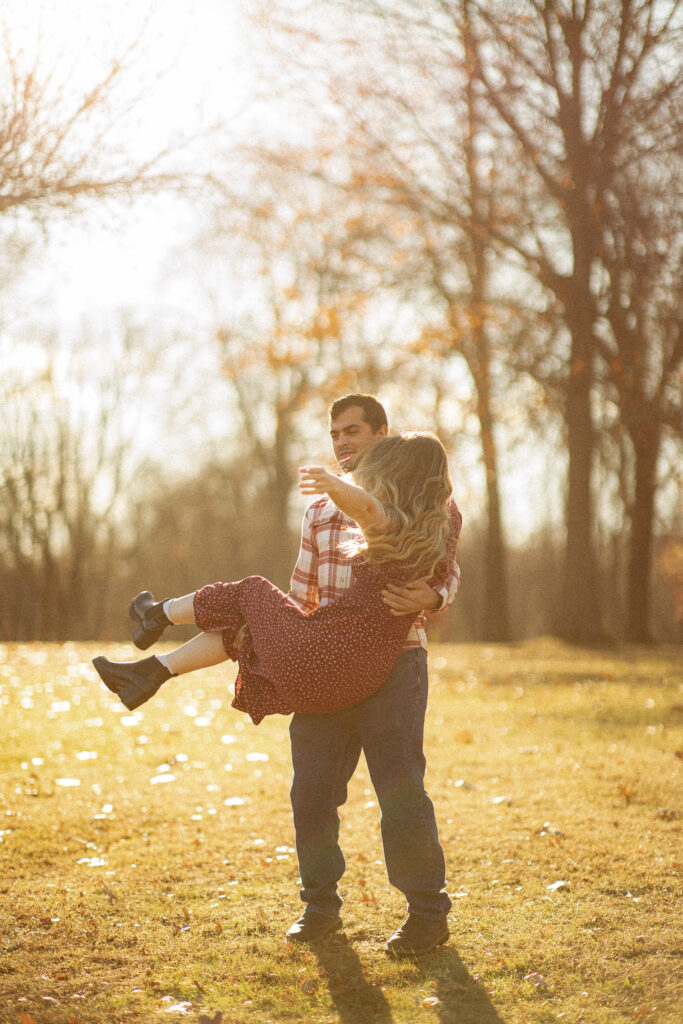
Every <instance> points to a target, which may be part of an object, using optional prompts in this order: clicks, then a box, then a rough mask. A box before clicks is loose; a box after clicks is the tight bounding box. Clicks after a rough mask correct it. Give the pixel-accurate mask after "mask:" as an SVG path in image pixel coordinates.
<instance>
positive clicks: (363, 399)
mask: <svg viewBox="0 0 683 1024" xmlns="http://www.w3.org/2000/svg"><path fill="white" fill-rule="evenodd" d="M355 406H358V407H359V408H360V409H362V410H363V419H364V420H365V422H366V423H369V424H370V426H371V427H372V431H373V433H374V434H376V433H377V431H378V430H379V428H380V427H388V426H389V422H388V420H387V414H386V412H385V411H384V406H383V405H382V404H381V402H378V401H377V399H376V398H375V397H374V395H344V397H343V398H338V399H337V400H336V402H333V403H332V405H331V406H330V419H331V420H336V418H337V416H339V415H340V414H341V413H343V412H346V410H347V409H352V408H354V407H355Z"/></svg>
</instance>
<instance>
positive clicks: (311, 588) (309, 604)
mask: <svg viewBox="0 0 683 1024" xmlns="http://www.w3.org/2000/svg"><path fill="white" fill-rule="evenodd" d="M323 500H324V499H323ZM319 504H320V501H314V502H313V504H312V505H309V507H308V508H307V509H306V512H305V513H304V518H303V522H302V524H301V545H300V547H299V557H298V558H297V560H296V565H295V566H294V572H293V573H292V580H291V583H290V591H289V596H290V597H291V598H292V600H293V601H295V602H296V604H298V606H299V607H300V608H301V610H302V611H305V612H308V611H312V610H313V609H314V608H317V607H318V604H319V600H318V552H317V548H316V546H315V537H314V535H313V531H312V529H311V519H312V518H313V517H314V516H315V507H316V506H317V505H319Z"/></svg>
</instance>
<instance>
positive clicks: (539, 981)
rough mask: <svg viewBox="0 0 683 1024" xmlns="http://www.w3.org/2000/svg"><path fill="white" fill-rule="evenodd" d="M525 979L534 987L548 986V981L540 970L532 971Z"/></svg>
mask: <svg viewBox="0 0 683 1024" xmlns="http://www.w3.org/2000/svg"><path fill="white" fill-rule="evenodd" d="M524 980H525V981H529V982H531V984H532V985H533V986H534V988H548V982H547V981H546V980H545V978H544V977H543V975H542V974H539V973H538V971H532V972H531V973H530V974H525V975H524Z"/></svg>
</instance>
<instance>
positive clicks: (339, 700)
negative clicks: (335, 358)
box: [93, 434, 459, 724]
mask: <svg viewBox="0 0 683 1024" xmlns="http://www.w3.org/2000/svg"><path fill="white" fill-rule="evenodd" d="M300 472H301V480H300V484H299V487H300V490H301V492H302V493H303V494H319V493H327V494H328V495H329V497H330V499H331V500H332V501H333V502H334V503H335V504H336V505H337V507H338V508H339V509H341V511H342V512H344V513H345V514H346V515H348V516H349V517H350V518H351V519H353V520H355V522H356V523H357V525H358V528H359V530H358V535H357V537H356V538H355V539H354V540H353V541H351V542H350V543H349V545H348V546H347V550H346V552H345V553H346V554H348V555H349V556H350V557H351V563H352V582H351V585H350V586H349V588H348V590H347V591H346V592H345V593H344V595H343V596H342V597H340V598H339V599H337V600H335V601H333V602H332V603H331V604H329V605H326V606H324V607H319V608H316V609H315V610H314V611H312V612H309V613H304V612H302V611H301V610H300V609H299V608H298V606H297V605H296V604H295V603H294V602H293V601H292V600H291V599H289V598H288V597H287V596H286V595H285V594H283V593H282V591H280V590H278V589H277V587H274V586H273V585H272V584H271V583H269V582H268V580H266V579H264V578H263V577H262V576H248V577H247V578H246V579H244V580H240V581H239V582H236V583H214V584H210V585H209V586H207V587H203V588H202V589H201V590H198V591H196V592H195V593H193V594H187V595H186V596H184V597H180V598H175V599H171V600H169V601H164V602H158V603H155V602H154V598H153V597H152V595H151V594H149V593H148V592H143V594H140V595H138V597H137V598H136V599H135V600H134V601H133V604H132V605H131V616H132V617H133V618H134V620H135V621H136V622H137V623H138V629H137V630H136V634H135V642H136V644H137V645H138V646H139V647H141V648H142V649H146V648H147V647H148V646H149V645H150V644H151V643H153V642H154V641H155V640H156V639H158V637H159V636H160V635H161V633H162V632H163V630H164V628H165V627H166V625H170V624H174V625H180V624H187V623H192V624H196V625H197V626H198V627H199V629H200V630H202V632H201V633H200V634H199V635H198V636H196V637H194V638H193V639H192V640H190V641H189V642H188V643H186V644H183V646H182V647H179V648H177V649H176V650H175V651H172V652H171V653H170V654H168V655H161V656H160V657H159V658H155V657H152V658H147V659H143V660H142V661H139V662H126V663H122V664H121V663H119V664H117V663H114V662H110V661H108V660H107V659H106V658H103V657H99V658H95V659H94V661H93V664H94V666H95V668H96V669H97V671H98V673H99V674H100V676H101V678H102V679H103V681H104V682H105V683H106V685H107V686H108V687H109V689H110V690H112V691H113V692H114V693H117V694H118V696H119V697H120V699H121V700H122V701H123V703H124V704H125V705H126V707H128V708H130V709H132V708H135V707H138V706H139V705H140V704H142V703H144V702H145V701H146V700H148V699H149V698H150V697H151V696H153V694H154V693H156V691H157V690H158V689H159V687H160V686H161V685H162V683H164V682H165V681H166V680H167V679H170V678H171V676H173V675H182V674H184V673H185V672H191V671H194V670H195V669H198V668H206V667H208V666H209V665H216V664H219V663H220V662H222V661H225V660H226V659H227V658H232V659H233V660H236V661H237V662H238V664H239V674H238V677H237V681H236V684H235V698H234V700H233V707H235V708H237V709H238V710H241V711H245V712H247V713H248V714H249V715H250V716H251V718H252V719H253V721H254V722H255V723H256V724H258V722H260V721H261V719H262V718H263V717H264V715H267V714H278V713H279V714H285V715H287V714H291V713H293V712H295V711H298V712H300V711H303V712H308V713H324V712H331V711H338V710H341V709H342V708H347V707H352V706H353V705H355V704H358V703H360V702H361V701H362V700H365V699H366V698H367V697H369V696H371V695H372V694H373V693H374V692H375V691H376V690H378V689H379V688H380V686H381V685H382V683H383V682H384V680H385V679H386V677H387V675H388V674H389V672H390V670H391V667H392V665H393V663H394V661H395V660H396V657H397V656H398V654H399V652H400V650H401V648H402V646H403V642H404V640H405V638H406V636H407V634H408V632H409V630H410V627H411V625H412V622H413V618H414V616H413V615H407V616H395V615H393V614H392V613H391V611H390V610H389V609H388V608H387V606H386V605H385V604H384V602H383V601H382V597H381V590H382V588H383V587H384V586H385V585H386V583H387V582H389V581H391V582H394V583H399V584H400V583H403V582H409V581H410V580H414V579H415V578H416V577H418V576H422V577H425V578H430V584H432V585H434V586H435V587H438V585H439V583H440V582H441V581H442V580H443V579H444V578H445V576H446V573H447V571H448V565H449V562H450V560H452V558H453V556H454V554H455V545H456V543H457V533H458V529H459V520H456V516H457V512H456V511H451V509H450V508H449V499H450V497H451V490H452V485H451V479H450V475H449V472H448V463H447V458H446V452H445V451H444V448H443V445H442V444H441V442H440V441H439V440H438V439H437V438H436V437H434V436H433V435H431V434H404V435H395V436H392V437H388V438H384V439H382V440H380V441H378V442H376V443H375V444H374V445H373V446H372V447H371V448H370V449H369V450H368V451H367V453H366V454H365V455H364V456H363V458H362V460H361V462H360V463H359V464H358V466H357V467H356V469H355V470H354V474H353V476H354V482H353V483H352V482H350V481H349V480H343V479H340V478H339V477H335V476H333V475H332V474H331V473H328V472H327V470H325V469H323V468H322V467H321V466H304V467H302V468H301V470H300ZM453 508H454V506H453Z"/></svg>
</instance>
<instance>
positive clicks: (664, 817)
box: [655, 807, 681, 821]
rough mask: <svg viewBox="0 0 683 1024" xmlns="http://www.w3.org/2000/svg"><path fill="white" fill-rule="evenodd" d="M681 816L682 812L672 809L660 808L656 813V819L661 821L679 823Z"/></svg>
mask: <svg viewBox="0 0 683 1024" xmlns="http://www.w3.org/2000/svg"><path fill="white" fill-rule="evenodd" d="M680 816H681V812H680V811H675V810H674V809H673V808H672V807H660V808H659V809H658V810H657V812H656V813H655V818H659V819H660V820H661V821H677V820H678V819H679V818H680Z"/></svg>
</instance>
